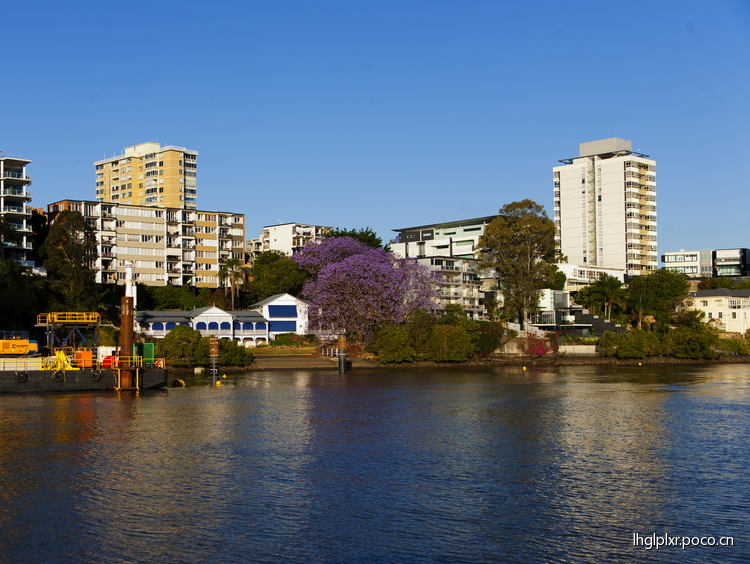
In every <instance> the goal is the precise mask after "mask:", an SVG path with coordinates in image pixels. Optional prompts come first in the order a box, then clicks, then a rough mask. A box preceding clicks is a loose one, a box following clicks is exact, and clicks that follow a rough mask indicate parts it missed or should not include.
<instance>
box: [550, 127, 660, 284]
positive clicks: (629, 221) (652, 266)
mask: <svg viewBox="0 0 750 564" xmlns="http://www.w3.org/2000/svg"><path fill="white" fill-rule="evenodd" d="M560 162H561V163H564V164H563V165H562V166H556V167H554V168H553V169H552V170H553V173H554V201H555V224H556V226H557V233H556V240H557V243H558V245H559V246H560V250H561V251H562V253H563V254H564V255H565V256H567V257H568V262H570V263H572V264H579V265H582V266H583V265H588V266H599V267H605V268H618V269H624V270H625V272H626V274H627V275H628V276H642V275H645V274H649V273H650V272H652V271H654V270H656V268H657V255H656V161H653V160H651V159H649V158H648V155H643V154H641V153H635V152H633V150H632V144H631V142H630V141H626V140H625V139H618V138H611V139H603V140H601V141H591V142H589V143H581V144H580V145H579V156H578V157H574V158H571V159H564V160H561V161H560Z"/></svg>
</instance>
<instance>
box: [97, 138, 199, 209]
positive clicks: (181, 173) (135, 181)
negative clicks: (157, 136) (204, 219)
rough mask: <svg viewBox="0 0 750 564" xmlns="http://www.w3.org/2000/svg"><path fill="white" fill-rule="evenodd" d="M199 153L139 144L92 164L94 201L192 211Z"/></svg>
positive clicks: (182, 148)
mask: <svg viewBox="0 0 750 564" xmlns="http://www.w3.org/2000/svg"><path fill="white" fill-rule="evenodd" d="M197 161H198V152H197V151H189V150H188V149H186V148H185V147H175V146H173V145H164V146H162V145H159V143H153V142H152V143H141V144H140V145H134V146H133V147H126V148H125V150H124V151H123V154H122V155H117V156H115V157H112V158H109V159H102V160H101V161H96V162H95V163H94V170H95V172H96V200H97V201H98V202H109V203H115V204H123V205H134V206H158V207H163V208H182V209H189V210H194V209H195V208H196V199H197Z"/></svg>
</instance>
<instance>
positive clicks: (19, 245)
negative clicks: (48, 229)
mask: <svg viewBox="0 0 750 564" xmlns="http://www.w3.org/2000/svg"><path fill="white" fill-rule="evenodd" d="M3 247H5V248H6V249H31V248H32V247H31V243H23V242H17V243H16V242H14V241H5V242H3Z"/></svg>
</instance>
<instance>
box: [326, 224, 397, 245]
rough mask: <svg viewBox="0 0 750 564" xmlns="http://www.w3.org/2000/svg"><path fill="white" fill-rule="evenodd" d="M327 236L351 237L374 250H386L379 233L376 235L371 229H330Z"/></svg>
mask: <svg viewBox="0 0 750 564" xmlns="http://www.w3.org/2000/svg"><path fill="white" fill-rule="evenodd" d="M325 236H326V237H351V238H352V239H356V240H357V241H360V242H362V243H364V244H365V245H367V246H368V247H372V248H373V249H382V248H384V247H383V240H382V239H381V238H380V237H378V235H377V233H375V232H374V231H373V230H372V229H370V228H369V227H365V228H364V229H342V228H340V227H336V228H335V229H329V230H328V231H326V232H325ZM386 250H387V249H386Z"/></svg>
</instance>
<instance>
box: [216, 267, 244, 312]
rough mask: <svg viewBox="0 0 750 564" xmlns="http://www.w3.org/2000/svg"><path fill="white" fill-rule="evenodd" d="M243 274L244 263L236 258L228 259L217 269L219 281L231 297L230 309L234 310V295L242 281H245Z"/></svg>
mask: <svg viewBox="0 0 750 564" xmlns="http://www.w3.org/2000/svg"><path fill="white" fill-rule="evenodd" d="M245 274H246V269H245V265H244V264H242V261H240V259H237V258H231V259H229V260H228V261H227V262H226V263H224V264H223V265H222V267H221V268H220V269H219V283H220V284H221V285H222V286H224V288H225V289H229V292H230V296H231V299H232V310H234V296H235V295H236V294H237V293H238V292H239V289H240V287H241V286H242V283H243V282H244V281H245Z"/></svg>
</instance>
